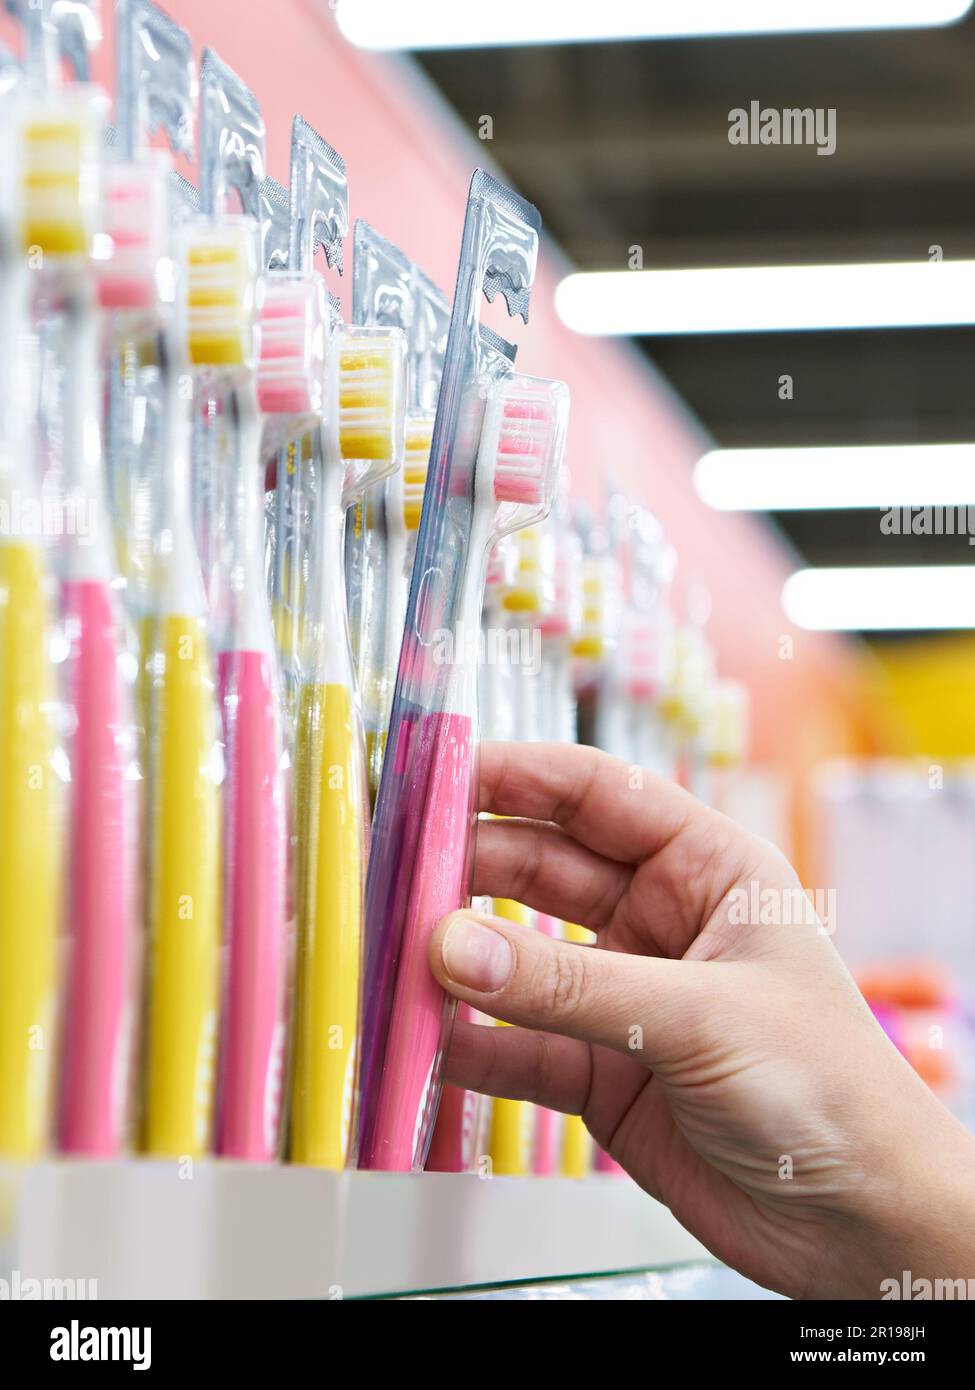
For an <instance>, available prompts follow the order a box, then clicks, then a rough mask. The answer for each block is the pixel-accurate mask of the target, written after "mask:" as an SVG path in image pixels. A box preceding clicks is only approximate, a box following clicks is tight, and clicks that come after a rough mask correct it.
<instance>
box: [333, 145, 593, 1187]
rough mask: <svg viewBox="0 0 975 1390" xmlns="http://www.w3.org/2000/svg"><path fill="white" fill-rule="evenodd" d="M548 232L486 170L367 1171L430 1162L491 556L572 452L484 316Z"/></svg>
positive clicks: (395, 870)
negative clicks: (440, 978)
mask: <svg viewBox="0 0 975 1390" xmlns="http://www.w3.org/2000/svg"><path fill="white" fill-rule="evenodd" d="M538 231H539V219H538V214H537V212H536V211H535V209H534V208H532V207H531V205H530V204H528V203H526V202H525V201H524V200H523V199H521V198H519V197H518V196H517V195H515V194H514V193H512V192H511V191H510V190H508V189H506V188H505V187H504V186H503V185H501V184H499V183H498V182H497V180H495V179H493V178H492V177H491V176H490V175H488V174H485V173H484V172H483V171H481V170H478V171H477V172H476V173H475V175H474V178H473V180H472V183H471V189H470V194H469V198H468V206H467V216H466V218H465V223H464V234H463V240H462V246H461V256H460V265H459V269H458V276H457V286H456V291H455V297H454V307H453V313H452V317H451V327H450V335H449V338H448V344H447V352H446V359H445V364H444V373H443V379H442V382H441V390H440V398H439V402H438V406H437V417H436V423H435V426H434V432H433V441H432V449H431V466H430V472H429V475H428V478H427V484H426V493H425V497H424V504H423V512H422V516H421V519H420V530H419V534H418V537H417V549H416V559H415V562H414V566H413V580H412V583H411V587H410V597H409V604H408V607H407V616H406V631H405V635H404V641H403V647H402V651H401V654H400V663H399V671H398V674H397V681H396V692H395V694H394V699H393V712H392V718H391V723H390V731H389V738H388V743H387V753H386V758H385V760H384V763H383V773H382V780H381V783H380V789H379V797H378V801H377V807H376V816H375V820H374V827H373V849H372V857H371V860H370V865H369V879H368V886H367V906H366V916H367V931H366V942H367V958H366V969H365V996H364V999H365V1014H364V1037H363V1060H362V1067H361V1096H360V1104H361V1124H360V1162H361V1163H362V1165H363V1166H365V1167H368V1168H383V1169H393V1170H408V1169H411V1168H420V1167H422V1166H423V1163H424V1161H425V1158H426V1155H427V1150H428V1146H429V1143H430V1139H431V1135H432V1129H433V1124H434V1121H435V1118H436V1110H437V1103H438V1100H439V1090H440V1072H441V1060H442V1055H443V1048H444V1045H445V1043H446V1040H447V1037H448V1035H449V1025H450V1022H451V1019H452V1011H451V1010H450V1007H449V1005H448V1004H447V1002H446V1000H445V996H444V995H443V992H442V991H441V990H440V988H439V986H437V984H436V982H435V981H434V980H433V977H432V976H431V975H430V973H429V969H428V966H427V961H426V948H427V943H428V941H429V938H430V934H431V932H432V931H433V928H434V927H435V925H436V923H437V921H439V919H440V918H441V917H442V916H444V915H445V914H446V913H447V912H449V911H451V910H452V909H454V908H457V907H460V906H461V905H462V904H463V903H464V902H465V901H467V900H468V898H469V875H470V861H471V851H472V848H473V821H474V798H475V787H476V718H477V670H478V661H477V646H478V638H479V633H480V618H481V607H482V603H483V597H484V572H485V566H486V563H487V556H488V552H489V549H490V547H491V546H492V545H493V544H495V543H496V542H497V540H498V539H499V538H500V537H501V536H502V535H504V534H506V533H507V532H509V531H511V530H516V529H518V528H520V527H522V526H525V525H529V524H531V523H532V522H534V521H538V520H540V519H541V518H542V517H543V516H544V515H545V514H546V512H547V511H548V508H549V506H550V504H551V499H552V492H553V490H554V487H555V483H556V478H557V473H558V467H559V462H560V457H561V450H562V443H563V436H564V429H565V419H566V413H567V407H568V393H567V391H566V389H565V387H564V386H562V385H561V384H560V383H557V382H550V381H542V380H537V379H533V378H530V377H522V376H517V375H515V374H514V373H513V372H511V371H510V370H508V371H504V372H501V373H500V374H498V375H496V376H494V377H491V376H490V375H489V374H488V372H487V370H486V367H487V361H486V359H487V355H488V353H487V350H486V348H485V343H484V339H483V337H482V334H481V331H480V324H479V316H480V306H481V294H482V292H483V293H484V295H485V296H486V297H487V298H488V299H489V300H493V299H494V298H495V297H496V296H497V295H498V294H499V293H500V294H502V295H503V297H504V299H505V302H506V304H507V308H508V311H509V313H511V314H520V315H521V316H522V317H523V318H525V319H526V321H527V314H528V298H529V293H530V288H531V283H532V280H533V278H534V271H535V260H536V255H537V249H538ZM492 352H493V355H494V356H495V357H497V356H498V354H497V353H496V351H493V350H492ZM509 367H510V364H509ZM458 639H459V640H458Z"/></svg>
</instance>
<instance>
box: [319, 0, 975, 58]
mask: <svg viewBox="0 0 975 1390" xmlns="http://www.w3.org/2000/svg"><path fill="white" fill-rule="evenodd" d="M971 3H972V0H734V3H732V0H680V3H678V4H675V3H674V0H667V3H666V4H664V3H663V0H484V2H483V3H478V2H477V0H337V4H336V5H335V10H336V15H337V18H338V24H339V28H340V29H341V31H342V33H343V34H344V35H345V37H346V38H347V39H348V40H349V41H350V42H351V43H354V44H358V45H359V47H360V48H386V49H389V48H488V47H494V46H497V45H502V44H512V45H514V44H530V43H580V42H598V41H601V40H607V39H674V38H694V37H699V36H701V35H717V34H783V33H803V32H806V33H808V32H812V31H814V30H831V29H832V30H837V29H904V28H915V27H922V28H926V27H929V26H935V25H940V24H950V23H952V21H954V20H956V19H960V18H961V17H962V15H964V14H967V12H968V11H969V9H970V8H971Z"/></svg>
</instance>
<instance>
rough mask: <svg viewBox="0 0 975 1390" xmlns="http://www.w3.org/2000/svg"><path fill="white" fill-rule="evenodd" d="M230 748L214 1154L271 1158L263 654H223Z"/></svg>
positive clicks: (278, 985)
mask: <svg viewBox="0 0 975 1390" xmlns="http://www.w3.org/2000/svg"><path fill="white" fill-rule="evenodd" d="M217 678H218V681H219V684H220V703H221V708H222V710H223V712H224V736H225V739H226V746H227V811H226V820H225V837H226V838H225V849H226V854H225V894H226V901H225V910H224V921H225V923H226V924H227V925H226V940H227V945H228V948H229V952H228V955H229V961H228V970H227V982H226V990H225V995H224V1017H223V1026H222V1049H221V1067H220V1086H219V1101H218V1119H217V1152H218V1153H221V1154H224V1155H227V1156H230V1157H233V1158H244V1159H250V1160H252V1161H255V1162H265V1161H267V1160H269V1159H272V1158H274V1156H275V1154H276V1151H277V1131H278V1116H279V1112H280V1096H281V1086H282V1076H281V1070H282V1055H283V1020H282V1006H283V996H282V984H283V963H284V951H285V881H284V862H285V822H284V794H283V788H282V784H281V766H280V758H279V749H278V726H277V721H276V716H275V703H274V687H273V682H272V679H271V667H270V661H269V659H268V657H267V656H265V655H264V654H263V653H262V652H257V651H238V652H222V653H221V654H220V656H219V660H218V668H217Z"/></svg>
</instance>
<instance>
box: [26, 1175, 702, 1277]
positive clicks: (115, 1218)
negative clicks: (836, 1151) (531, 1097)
mask: <svg viewBox="0 0 975 1390" xmlns="http://www.w3.org/2000/svg"><path fill="white" fill-rule="evenodd" d="M702 1258H705V1259H706V1258H708V1257H707V1254H706V1252H705V1251H704V1249H703V1247H702V1246H701V1245H700V1244H699V1243H698V1242H697V1241H696V1240H694V1238H693V1237H692V1236H690V1235H689V1234H688V1233H687V1232H686V1231H685V1230H684V1229H683V1227H681V1226H680V1225H679V1224H678V1223H677V1222H676V1221H675V1220H674V1218H673V1217H672V1216H671V1214H670V1212H669V1211H667V1209H666V1208H665V1207H663V1206H661V1205H660V1204H659V1203H658V1202H654V1201H653V1200H652V1199H651V1198H650V1197H647V1196H646V1195H645V1194H644V1193H643V1192H641V1191H640V1190H639V1188H637V1187H636V1186H635V1184H633V1183H632V1182H630V1181H629V1179H626V1178H617V1177H609V1176H605V1177H603V1176H594V1177H592V1178H589V1179H587V1180H586V1181H584V1182H576V1181H572V1180H570V1179H565V1178H498V1177H494V1178H487V1179H482V1178H477V1177H473V1176H468V1175H466V1174H441V1173H429V1174H418V1175H410V1174H402V1175H401V1174H387V1173H326V1172H321V1171H318V1170H316V1169H311V1168H298V1167H294V1168H291V1167H264V1166H258V1165H252V1164H243V1163H240V1164H238V1163H231V1162H225V1161H221V1162H219V1163H216V1162H212V1161H203V1162H198V1163H196V1164H195V1165H193V1167H192V1169H191V1170H187V1169H186V1168H181V1167H180V1165H179V1164H177V1163H166V1162H159V1161H155V1160H131V1161H126V1162H120V1163H100V1162H91V1163H82V1162H76V1161H67V1160H65V1161H52V1162H47V1163H40V1164H37V1165H35V1166H34V1167H31V1168H27V1169H24V1170H21V1171H18V1172H11V1171H9V1170H4V1171H3V1172H2V1173H0V1277H3V1278H7V1279H9V1278H10V1277H11V1273H12V1271H13V1270H18V1271H19V1272H20V1278H21V1279H22V1280H23V1279H25V1278H37V1279H95V1280H97V1293H98V1297H99V1298H100V1299H108V1298H139V1299H143V1298H324V1299H327V1298H340V1297H342V1298H354V1297H362V1296H366V1295H375V1294H387V1293H405V1292H411V1291H412V1292H416V1291H422V1290H434V1289H452V1288H462V1287H469V1286H472V1285H485V1284H499V1283H508V1282H524V1281H528V1280H535V1279H546V1278H561V1277H566V1276H568V1275H578V1274H597V1273H604V1272H610V1271H616V1270H629V1269H650V1268H662V1267H667V1266H672V1265H677V1264H683V1263H688V1262H690V1261H696V1260H700V1259H702Z"/></svg>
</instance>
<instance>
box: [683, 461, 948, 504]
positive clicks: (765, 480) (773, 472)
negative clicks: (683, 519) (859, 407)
mask: <svg viewBox="0 0 975 1390" xmlns="http://www.w3.org/2000/svg"><path fill="white" fill-rule="evenodd" d="M694 486H695V487H696V488H697V493H698V496H699V497H700V498H701V500H702V501H703V502H707V504H708V506H709V507H716V508H717V509H718V510H719V511H726V512H801V511H810V510H815V509H820V510H830V509H834V508H846V507H878V508H889V507H935V506H942V507H954V506H966V507H968V506H975V444H897V445H884V444H879V445H874V444H871V445H865V446H862V447H858V446H852V447H850V448H837V449H712V450H711V452H710V453H707V454H704V455H702V457H701V458H700V459H699V460H698V462H697V466H696V467H695V469H694Z"/></svg>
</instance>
